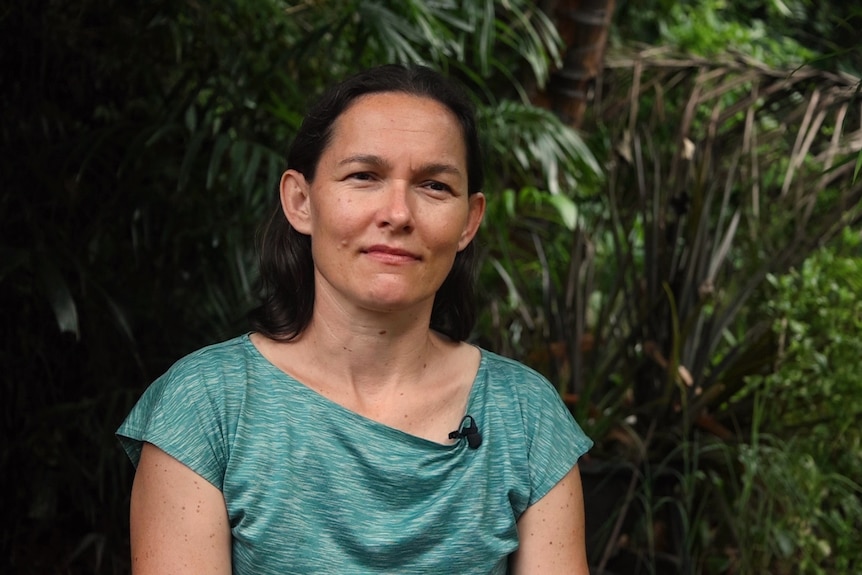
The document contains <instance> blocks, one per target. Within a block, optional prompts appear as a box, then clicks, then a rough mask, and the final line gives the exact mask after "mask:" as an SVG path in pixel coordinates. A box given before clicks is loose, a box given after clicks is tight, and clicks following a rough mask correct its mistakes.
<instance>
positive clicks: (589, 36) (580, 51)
mask: <svg viewBox="0 0 862 575" xmlns="http://www.w3.org/2000/svg"><path fill="white" fill-rule="evenodd" d="M544 4H545V5H544V9H545V13H546V14H548V15H549V16H550V17H551V18H552V19H553V20H554V22H555V23H556V25H557V30H558V31H559V33H560V37H561V38H562V40H563V43H564V49H563V54H564V56H563V66H562V67H561V68H560V69H559V70H556V71H555V72H554V73H552V74H551V81H550V82H549V84H548V87H547V93H546V94H543V95H539V97H538V98H537V103H539V104H541V105H544V106H545V107H548V108H550V109H552V110H553V111H554V112H555V113H557V114H558V115H559V116H560V118H562V119H563V121H565V122H566V123H567V124H569V125H570V126H572V127H574V128H579V127H580V126H581V124H582V122H583V119H584V112H585V111H586V108H587V106H588V105H589V103H590V102H592V100H593V97H594V93H595V86H596V80H597V78H598V77H599V75H600V74H601V71H602V63H603V61H604V55H605V45H606V44H607V40H608V30H609V29H610V24H611V18H612V16H613V13H614V7H615V5H616V2H615V0H548V1H546V2H545V3H544Z"/></svg>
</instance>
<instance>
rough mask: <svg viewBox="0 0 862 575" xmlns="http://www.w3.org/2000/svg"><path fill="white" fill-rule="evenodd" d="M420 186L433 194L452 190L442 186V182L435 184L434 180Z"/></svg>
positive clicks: (444, 185) (445, 185)
mask: <svg viewBox="0 0 862 575" xmlns="http://www.w3.org/2000/svg"><path fill="white" fill-rule="evenodd" d="M422 185H423V186H424V187H426V188H428V189H429V190H432V191H435V192H451V191H452V188H451V187H450V186H449V185H447V184H444V183H443V182H437V181H435V180H430V181H427V182H425V183H424V184H422Z"/></svg>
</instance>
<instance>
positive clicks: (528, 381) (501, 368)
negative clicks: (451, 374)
mask: <svg viewBox="0 0 862 575" xmlns="http://www.w3.org/2000/svg"><path fill="white" fill-rule="evenodd" d="M480 352H481V354H482V360H481V363H480V368H479V372H480V374H481V375H483V376H484V378H485V380H486V383H487V385H488V386H489V387H490V388H491V390H493V391H503V390H505V392H507V393H509V394H512V395H514V396H515V397H517V398H518V399H520V400H522V401H531V400H533V401H538V400H544V401H552V402H557V401H560V397H559V394H558V393H557V389H556V388H555V387H554V386H553V384H551V382H550V381H548V378H546V377H545V376H544V375H542V374H541V373H539V372H538V371H536V370H535V369H533V368H531V367H529V366H527V365H524V364H523V363H521V362H519V361H517V360H514V359H512V358H509V357H505V356H502V355H499V354H497V353H494V352H492V351H488V350H486V349H481V348H480Z"/></svg>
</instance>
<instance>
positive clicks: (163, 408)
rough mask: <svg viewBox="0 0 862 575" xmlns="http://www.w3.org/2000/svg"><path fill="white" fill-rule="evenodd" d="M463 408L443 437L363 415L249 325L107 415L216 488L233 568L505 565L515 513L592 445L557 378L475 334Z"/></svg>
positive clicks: (241, 574)
mask: <svg viewBox="0 0 862 575" xmlns="http://www.w3.org/2000/svg"><path fill="white" fill-rule="evenodd" d="M467 405H468V407H467V414H469V415H470V416H472V417H473V418H474V419H475V421H476V424H477V425H478V428H479V430H480V431H481V433H482V436H483V441H482V444H481V446H480V447H479V448H477V449H472V448H470V447H468V445H467V442H466V440H461V441H458V442H456V443H454V444H453V445H443V444H440V443H436V442H433V441H429V440H426V439H421V438H419V437H416V436H413V435H410V434H407V433H404V432H402V431H399V430H396V429H393V428H391V427H388V426H386V425H383V424H380V423H377V422H375V421H372V420H370V419H367V418H365V417H362V416H360V415H358V414H356V413H354V412H352V411H350V410H348V409H345V408H344V407H341V406H340V405H338V404H336V403H334V402H332V401H330V400H328V399H326V398H325V397H323V396H321V395H320V394H318V393H317V392H315V391H313V390H312V389H310V388H308V387H306V386H305V385H303V384H301V383H300V382H298V381H296V380H295V379H293V378H292V377H290V376H289V375H287V374H285V373H284V372H282V371H281V370H279V369H278V368H276V367H275V366H274V365H272V364H271V363H270V362H269V361H267V360H266V359H265V358H264V357H263V356H262V355H261V354H260V352H258V350H257V348H255V347H254V345H253V344H252V343H251V340H250V339H249V337H248V335H244V336H241V337H238V338H235V339H232V340H229V341H226V342H224V343H220V344H216V345H213V346H210V347H206V348H204V349H202V350H200V351H197V352H195V353H192V354H191V355H189V356H187V357H185V358H183V359H181V360H180V361H179V362H177V363H176V364H175V365H174V366H173V367H172V368H171V369H170V370H169V371H168V372H167V373H166V374H165V375H163V376H162V377H160V378H159V379H158V380H156V381H155V382H154V383H153V384H152V385H151V386H150V388H149V389H148V390H147V391H146V392H145V393H144V395H143V397H142V398H141V399H140V401H139V402H138V403H137V405H136V406H135V407H134V409H133V410H132V412H131V413H130V414H129V416H128V418H127V419H126V421H125V422H124V423H123V424H122V426H121V427H120V428H119V430H118V431H117V433H118V436H119V438H120V441H121V443H122V445H123V447H124V448H125V450H126V452H127V453H128V454H129V457H130V458H131V459H132V462H133V463H135V464H136V465H137V462H138V459H139V457H140V453H141V445H142V442H149V443H152V444H154V445H156V446H158V447H159V448H160V449H162V450H163V451H165V452H166V453H168V454H169V455H171V456H173V457H174V458H176V459H177V460H178V461H180V462H182V463H183V464H185V465H186V466H188V467H189V468H191V469H192V470H193V471H195V472H196V473H198V474H199V475H200V476H201V477H203V478H204V479H206V480H207V481H209V482H210V483H212V484H213V485H214V486H216V487H217V488H218V489H220V490H221V491H222V493H223V494H224V499H225V503H226V505H227V513H228V517H229V520H230V526H231V532H232V535H233V551H232V554H233V572H234V573H235V574H236V575H246V574H248V575H251V574H255V575H269V574H272V575H275V574H279V575H283V574H285V573H296V574H302V575H308V574H313V573H321V574H323V573H325V574H336V573H337V574H347V573H399V574H403V573H411V574H420V573H435V574H439V573H447V574H448V573H458V574H462V575H468V574H473V573H475V574H480V573H481V574H486V573H505V572H506V569H507V557H508V555H509V554H511V553H512V552H513V551H515V549H517V547H518V533H517V529H516V522H517V520H518V518H519V517H520V516H521V514H522V513H523V512H524V510H525V509H526V508H527V507H529V506H530V505H532V504H533V503H535V502H536V501H537V500H539V499H540V498H541V497H542V496H544V495H545V494H546V493H547V492H548V491H549V490H550V489H551V488H552V487H553V486H554V485H555V484H556V483H557V482H558V481H559V480H560V479H562V477H563V476H564V475H565V474H566V473H567V472H568V471H569V470H570V469H571V468H572V467H573V466H574V465H575V464H576V463H577V461H578V458H579V457H580V456H581V455H583V454H584V453H585V452H586V451H587V450H588V449H589V448H590V446H591V445H592V442H591V441H590V439H588V438H587V437H586V436H585V435H584V433H583V431H581V428H580V427H579V426H578V424H577V423H575V421H574V419H573V418H572V416H571V414H570V413H569V411H568V410H567V409H566V407H565V405H564V404H563V403H562V401H561V400H560V397H559V395H558V394H557V392H556V390H555V389H554V387H553V386H552V385H551V384H550V383H549V382H548V381H547V380H546V379H545V378H543V377H542V376H541V375H539V374H538V373H536V372H535V371H533V370H531V369H529V368H527V367H525V366H524V365H522V364H520V363H518V362H515V361H513V360H510V359H507V358H504V357H501V356H499V355H496V354H493V353H491V352H488V351H485V350H481V361H480V364H479V370H478V373H477V375H476V379H475V381H474V382H473V387H472V389H471V391H470V396H469V400H468V404H467Z"/></svg>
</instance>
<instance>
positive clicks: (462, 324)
mask: <svg viewBox="0 0 862 575" xmlns="http://www.w3.org/2000/svg"><path fill="white" fill-rule="evenodd" d="M385 92H400V93H405V94H410V95H414V96H420V97H424V98H430V99H432V100H434V101H436V102H438V103H440V104H442V105H443V106H445V107H446V108H447V109H448V110H449V111H450V112H451V113H452V114H453V115H454V116H455V117H456V118H457V120H458V123H459V124H460V126H461V130H462V134H463V137H464V143H465V147H466V150H467V190H468V194H470V195H472V194H475V193H478V192H480V191H481V190H482V185H483V183H484V171H483V166H482V157H481V151H480V146H479V137H478V133H477V128H476V119H475V114H474V111H473V106H472V104H471V102H470V100H469V99H468V98H467V97H466V95H465V94H464V93H463V92H462V91H461V90H460V89H459V88H458V86H457V85H455V84H454V83H452V82H451V81H449V80H448V79H446V78H445V77H444V76H442V75H441V74H440V73H438V72H436V71H434V70H431V69H430V68H426V67H423V66H412V67H406V66H401V65H397V64H389V65H385V66H379V67H376V68H370V69H368V70H365V71H363V72H360V73H358V74H356V75H354V76H351V77H349V78H347V79H346V80H344V81H343V82H341V83H339V84H337V85H335V86H333V87H332V88H330V89H329V90H328V91H327V92H325V93H324V94H323V96H322V97H321V98H320V100H318V101H317V103H316V104H314V105H313V106H312V107H311V109H310V110H309V111H308V114H307V115H306V116H305V118H304V119H303V121H302V125H301V126H300V128H299V131H298V132H297V134H296V137H295V138H294V140H293V143H292V145H291V147H290V150H289V152H288V155H287V167H288V168H289V169H294V170H296V171H298V172H300V173H301V174H302V175H303V176H304V177H305V179H306V181H308V182H309V183H311V182H312V181H313V180H314V178H315V175H316V170H317V165H318V162H319V161H320V157H321V156H322V155H323V152H324V150H326V148H327V146H328V145H329V143H330V141H331V139H332V129H333V125H334V123H335V121H336V120H337V119H338V117H339V116H341V114H343V113H344V112H345V111H346V110H347V109H348V108H349V107H350V105H351V104H352V103H353V102H355V101H356V100H357V99H358V98H360V97H362V96H365V95H368V94H377V93H385ZM476 260H477V253H476V247H475V245H474V242H472V241H471V242H470V243H469V244H468V245H467V247H466V248H464V249H463V250H461V251H460V252H458V254H457V255H456V256H455V262H454V264H453V266H452V269H451V271H450V272H449V275H448V276H447V277H446V279H445V281H444V282H443V284H442V285H441V286H440V289H439V290H438V291H437V294H436V296H435V298H434V305H433V308H432V310H431V325H430V327H431V328H432V329H434V330H436V331H439V332H441V333H443V334H445V335H447V336H449V337H450V338H452V339H454V340H458V341H460V340H464V339H466V338H467V337H468V336H469V335H470V331H471V330H472V329H473V325H474V324H475V321H476V305H475V268H476ZM260 284H261V301H260V305H259V306H258V307H257V308H255V309H254V310H252V312H251V313H250V314H249V319H250V323H251V327H252V329H254V330H255V331H258V332H260V333H262V334H264V335H266V336H268V337H271V338H273V339H277V340H283V341H289V340H292V339H294V338H296V337H298V336H299V335H300V334H301V333H302V332H303V330H304V329H305V328H306V327H307V326H308V324H309V322H310V321H311V316H312V312H313V309H314V262H313V260H312V256H311V238H310V237H309V236H308V235H305V234H302V233H299V232H298V231H296V230H295V229H294V228H293V226H291V225H290V223H289V222H288V221H287V218H286V217H285V216H284V213H283V212H282V209H281V204H280V202H278V201H277V202H276V206H275V209H274V210H273V211H272V214H271V215H270V217H269V219H268V220H267V222H266V223H265V225H264V227H263V229H262V233H261V237H260Z"/></svg>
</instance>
